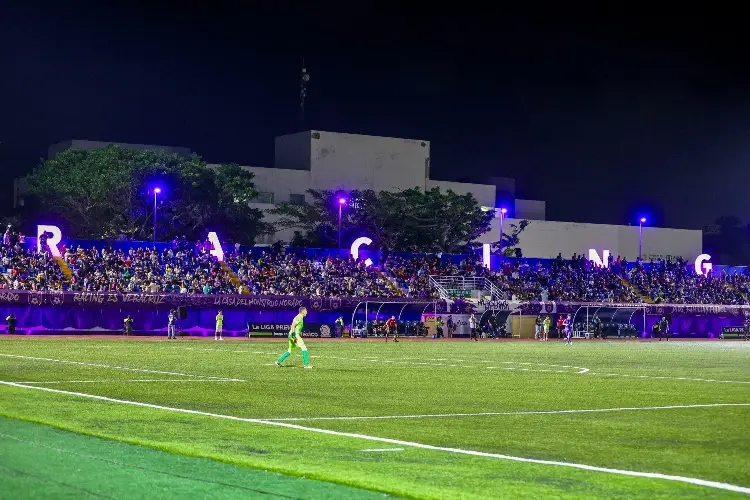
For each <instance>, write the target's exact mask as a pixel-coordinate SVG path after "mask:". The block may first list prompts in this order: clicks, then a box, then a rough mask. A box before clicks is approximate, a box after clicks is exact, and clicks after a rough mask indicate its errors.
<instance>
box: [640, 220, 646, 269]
mask: <svg viewBox="0 0 750 500" xmlns="http://www.w3.org/2000/svg"><path fill="white" fill-rule="evenodd" d="M645 223H646V218H645V217H641V218H640V219H639V220H638V258H639V259H643V224H645Z"/></svg>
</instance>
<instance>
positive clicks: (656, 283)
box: [0, 239, 750, 304]
mask: <svg viewBox="0 0 750 500" xmlns="http://www.w3.org/2000/svg"><path fill="white" fill-rule="evenodd" d="M22 243H23V242H22V241H18V240H17V239H16V240H7V239H4V240H3V242H2V245H0V289H10V290H14V289H15V290H66V291H99V292H103V291H119V292H160V293H179V294H185V293H190V294H239V293H246V294H247V293H249V294H253V295H297V296H308V297H315V296H320V297H380V298H386V297H410V298H423V299H430V298H437V297H439V296H440V293H439V290H437V289H436V287H435V286H434V284H435V280H434V278H446V279H449V278H455V279H458V278H461V279H464V278H466V279H482V280H483V279H487V280H488V281H489V282H490V283H492V285H493V286H494V287H493V290H494V291H496V293H497V294H498V295H499V296H500V298H502V299H505V300H542V301H550V300H554V301H584V302H586V301H589V302H617V303H639V302H642V301H644V300H647V301H649V302H652V303H673V304H748V303H749V302H748V293H750V275H748V274H747V273H744V274H739V273H738V274H726V273H725V272H720V273H715V274H711V275H709V276H699V275H697V274H696V273H695V272H694V270H692V269H691V267H690V266H689V265H688V264H687V263H686V262H683V261H676V262H663V261H658V262H650V263H644V262H635V263H629V262H626V261H621V260H619V259H617V260H614V261H612V262H611V264H610V266H609V267H607V268H603V267H598V266H596V265H594V264H593V263H592V262H591V261H589V260H588V259H585V258H584V257H583V256H573V258H572V259H570V260H563V259H562V258H561V257H559V258H558V259H556V260H552V261H549V262H547V263H546V264H544V263H542V262H540V261H538V262H531V261H527V260H524V259H508V260H507V262H506V263H505V265H504V266H503V267H502V268H501V269H499V270H497V271H488V270H487V269H486V268H485V267H484V266H483V265H482V264H481V262H480V261H479V260H478V258H477V257H475V256H462V257H458V258H456V257H455V256H452V257H451V258H444V257H443V256H424V255H422V256H416V255H412V256H409V255H390V256H387V257H384V258H383V259H382V263H381V265H380V266H379V267H374V266H373V267H366V266H365V264H364V263H363V262H362V261H355V260H353V259H351V258H344V259H339V258H335V257H331V256H325V257H321V258H315V257H311V256H309V255H301V256H300V255H298V254H295V253H293V252H290V253H286V252H285V251H284V249H273V250H272V249H267V250H263V251H261V252H257V251H256V252H253V253H252V254H251V253H247V252H239V251H235V252H232V253H230V254H227V256H226V259H225V262H223V263H219V262H217V261H216V259H215V258H214V257H212V256H210V254H209V253H208V250H207V248H206V247H205V246H204V245H202V244H200V243H198V244H195V245H192V244H187V243H186V242H185V241H181V242H179V241H177V240H175V242H173V244H172V245H171V246H169V245H167V247H165V248H163V249H162V250H160V251H159V250H156V249H154V248H148V247H144V246H136V245H134V248H130V249H128V250H121V249H113V248H111V247H108V246H106V244H105V243H104V242H101V245H100V246H98V247H97V246H92V247H90V248H86V249H84V248H81V247H76V248H66V247H65V246H63V247H62V249H61V253H62V259H61V260H60V261H59V262H56V261H55V260H54V259H53V258H52V257H51V256H50V255H49V254H47V253H46V252H41V253H37V252H35V251H30V250H28V249H24V247H23V245H22ZM495 298H497V297H495Z"/></svg>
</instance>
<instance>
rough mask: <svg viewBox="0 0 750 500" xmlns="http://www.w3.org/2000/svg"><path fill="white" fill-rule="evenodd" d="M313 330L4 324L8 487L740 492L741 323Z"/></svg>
mask: <svg viewBox="0 0 750 500" xmlns="http://www.w3.org/2000/svg"><path fill="white" fill-rule="evenodd" d="M308 347H309V349H310V354H311V361H312V364H313V366H314V368H313V369H312V370H304V369H303V368H302V360H301V358H300V357H299V353H295V354H294V355H293V356H292V357H291V358H289V359H288V360H287V361H286V363H285V365H287V366H285V367H283V368H278V367H275V366H273V362H274V360H275V359H276V358H277V357H278V355H279V354H280V353H281V352H283V351H284V350H285V349H286V341H285V340H284V341H283V342H282V341H255V340H253V341H249V340H246V339H241V340H239V339H234V340H224V341H221V342H216V341H214V340H212V339H210V340H209V339H205V340H204V339H199V340H177V341H167V340H146V339H142V340H141V339H127V340H125V339H96V338H78V339H71V338H44V337H20V338H18V337H16V338H9V337H4V338H2V339H0V416H1V417H3V418H0V473H1V474H0V498H67V497H69V498H86V497H88V496H97V497H101V496H104V497H106V498H178V497H179V498H183V499H184V498H189V497H191V496H192V497H194V498H248V497H253V496H261V495H262V496H269V495H270V496H279V497H283V498H375V497H381V498H382V496H383V495H382V493H387V494H389V495H392V496H394V497H410V498H576V499H580V498H592V499H593V498H597V499H601V498H615V497H618V498H644V497H650V498H747V495H748V493H750V465H748V464H750V432H749V431H748V423H750V342H741V341H734V342H732V341H727V342H719V341H716V342H669V343H667V342H654V341H651V342H637V341H634V342H618V341H610V342H606V341H605V342H599V341H588V342H587V341H580V342H576V343H574V344H573V345H572V346H566V345H564V344H562V343H560V342H556V341H550V342H547V343H540V342H516V341H483V342H478V343H476V342H475V343H471V342H468V341H463V342H449V341H445V342H441V341H437V342H409V341H404V342H400V343H397V344H394V343H391V342H389V343H387V344H386V343H384V342H383V341H382V340H379V341H367V340H363V341H356V340H354V341H349V340H344V341H336V340H332V341H322V340H321V341H317V342H316V341H315V340H309V341H308ZM36 424H44V425H36ZM48 426H49V427H48ZM50 427H53V428H54V429H53V428H50ZM63 430H64V431H72V433H69V432H63ZM91 436H95V437H100V438H106V440H102V439H93V438H92V437H91ZM132 445H140V446H132ZM144 447H145V448H144ZM276 473H281V474H283V475H279V474H276ZM302 478H305V479H302ZM21 492H22V493H23V494H21ZM375 492H379V493H380V494H378V493H375Z"/></svg>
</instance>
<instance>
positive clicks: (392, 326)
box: [385, 316, 398, 342]
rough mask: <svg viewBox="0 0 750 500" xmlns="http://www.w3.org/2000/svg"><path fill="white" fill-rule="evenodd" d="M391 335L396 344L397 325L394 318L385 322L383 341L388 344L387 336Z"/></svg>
mask: <svg viewBox="0 0 750 500" xmlns="http://www.w3.org/2000/svg"><path fill="white" fill-rule="evenodd" d="M389 334H392V335H393V341H394V342H398V325H397V324H396V317H395V316H391V317H390V318H388V321H386V322H385V341H386V342H388V335H389Z"/></svg>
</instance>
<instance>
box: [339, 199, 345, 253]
mask: <svg viewBox="0 0 750 500" xmlns="http://www.w3.org/2000/svg"><path fill="white" fill-rule="evenodd" d="M344 205H346V198H344V197H341V198H339V257H341V210H342V209H343V208H344Z"/></svg>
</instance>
